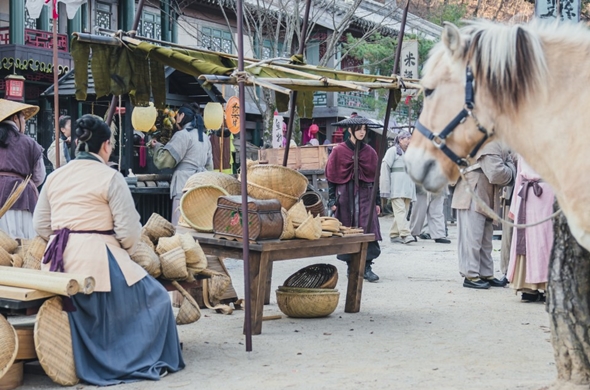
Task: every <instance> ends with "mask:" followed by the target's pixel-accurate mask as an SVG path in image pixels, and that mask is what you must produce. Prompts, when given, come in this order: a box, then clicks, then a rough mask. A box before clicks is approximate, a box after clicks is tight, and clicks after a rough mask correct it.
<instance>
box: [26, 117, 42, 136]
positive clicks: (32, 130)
mask: <svg viewBox="0 0 590 390" xmlns="http://www.w3.org/2000/svg"><path fill="white" fill-rule="evenodd" d="M38 116H39V115H35V116H34V117H32V118H31V119H29V120H28V121H27V122H26V123H25V134H26V135H28V136H29V137H31V138H33V139H37V117H38Z"/></svg>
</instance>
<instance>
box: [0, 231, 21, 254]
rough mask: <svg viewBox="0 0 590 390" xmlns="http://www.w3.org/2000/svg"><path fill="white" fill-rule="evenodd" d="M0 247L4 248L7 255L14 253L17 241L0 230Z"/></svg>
mask: <svg viewBox="0 0 590 390" xmlns="http://www.w3.org/2000/svg"><path fill="white" fill-rule="evenodd" d="M0 247H2V248H4V250H5V251H6V252H8V253H14V251H15V250H16V248H18V241H16V240H15V239H14V238H12V237H10V236H9V235H8V234H6V233H5V232H4V231H2V230H0Z"/></svg>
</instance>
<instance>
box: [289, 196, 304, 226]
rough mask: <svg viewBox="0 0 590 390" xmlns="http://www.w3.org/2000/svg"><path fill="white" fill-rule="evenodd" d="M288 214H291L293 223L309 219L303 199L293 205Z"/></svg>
mask: <svg viewBox="0 0 590 390" xmlns="http://www.w3.org/2000/svg"><path fill="white" fill-rule="evenodd" d="M288 214H289V215H290V216H291V221H293V223H298V224H301V223H302V222H303V221H305V220H306V219H307V216H308V214H307V209H306V208H305V205H304V204H303V201H299V202H297V203H295V205H293V207H291V208H290V209H289V211H288Z"/></svg>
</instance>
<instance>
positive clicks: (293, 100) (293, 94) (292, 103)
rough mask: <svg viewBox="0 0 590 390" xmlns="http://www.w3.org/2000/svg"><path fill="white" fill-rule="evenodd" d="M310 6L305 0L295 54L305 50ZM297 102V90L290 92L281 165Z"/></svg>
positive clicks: (286, 153)
mask: <svg viewBox="0 0 590 390" xmlns="http://www.w3.org/2000/svg"><path fill="white" fill-rule="evenodd" d="M310 8H311V0H306V1H305V14H304V16H303V25H302V26H301V37H300V39H299V50H298V51H297V54H299V55H301V54H303V51H304V50H305V41H306V35H307V21H308V20H309V9H310ZM296 103H297V91H293V92H291V99H290V100H289V123H288V124H287V144H286V145H285V154H284V156H283V166H284V167H286V166H287V160H288V159H289V146H290V143H291V135H292V133H293V124H294V123H295V105H296Z"/></svg>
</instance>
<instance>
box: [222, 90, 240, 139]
mask: <svg viewBox="0 0 590 390" xmlns="http://www.w3.org/2000/svg"><path fill="white" fill-rule="evenodd" d="M225 124H226V126H227V128H228V129H229V131H230V132H231V133H232V134H238V133H239V132H240V99H238V97H237V96H232V97H230V98H229V100H228V101H227V104H226V105H225Z"/></svg>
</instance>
